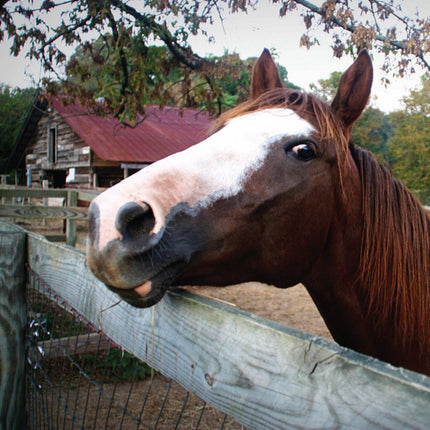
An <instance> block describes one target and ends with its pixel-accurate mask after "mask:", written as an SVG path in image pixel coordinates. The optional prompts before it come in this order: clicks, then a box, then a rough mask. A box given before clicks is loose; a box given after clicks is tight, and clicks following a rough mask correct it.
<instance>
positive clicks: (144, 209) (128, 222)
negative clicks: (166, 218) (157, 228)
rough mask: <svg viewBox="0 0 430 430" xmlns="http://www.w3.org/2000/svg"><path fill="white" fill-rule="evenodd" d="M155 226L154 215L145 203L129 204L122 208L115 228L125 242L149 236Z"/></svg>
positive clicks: (117, 216)
mask: <svg viewBox="0 0 430 430" xmlns="http://www.w3.org/2000/svg"><path fill="white" fill-rule="evenodd" d="M154 225H155V217H154V213H153V212H152V209H151V208H150V206H148V205H147V204H146V203H145V202H142V203H140V204H139V203H135V202H128V203H126V204H125V205H123V206H121V207H120V208H119V210H118V213H117V215H116V218H115V227H116V229H117V230H118V231H119V232H120V233H121V235H122V237H123V239H124V240H130V239H132V240H136V239H138V238H142V237H144V236H146V237H147V236H149V234H150V233H151V231H152V229H153V228H154Z"/></svg>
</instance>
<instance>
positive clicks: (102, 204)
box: [95, 108, 315, 248]
mask: <svg viewBox="0 0 430 430" xmlns="http://www.w3.org/2000/svg"><path fill="white" fill-rule="evenodd" d="M313 131H315V129H314V128H313V127H312V126H311V125H310V124H309V123H308V122H307V121H305V120H304V119H302V118H300V117H299V116H298V115H297V114H296V113H294V112H293V111H291V110H289V109H278V108H276V109H266V110H263V111H258V112H253V113H250V114H246V115H243V116H240V117H236V118H233V119H231V120H230V121H229V122H227V124H226V125H225V126H224V127H223V128H222V129H221V130H220V131H218V132H217V133H215V134H214V135H212V136H211V137H209V138H208V139H206V140H204V141H203V142H201V143H199V144H197V145H194V146H192V147H190V148H189V149H187V150H185V151H182V152H179V153H177V154H174V155H171V156H170V157H167V158H165V159H163V160H160V161H159V162H157V163H154V164H152V165H150V166H148V167H146V168H144V169H142V170H141V171H139V172H138V173H135V174H134V175H132V176H130V177H129V178H127V179H125V180H123V181H122V182H120V183H119V184H117V185H115V186H114V187H112V188H110V189H108V190H107V191H105V192H104V193H102V194H101V195H99V196H98V197H97V198H96V199H95V202H96V203H97V205H98V206H99V209H100V226H101V228H100V234H99V247H100V248H103V247H104V246H105V245H106V244H107V243H108V242H109V241H111V240H112V239H115V238H119V237H120V234H119V233H118V231H117V230H116V228H115V216H116V213H117V211H118V209H119V208H120V207H121V206H122V205H123V204H125V203H127V202H130V201H135V202H137V203H139V202H146V203H147V204H148V205H149V206H150V207H151V208H152V210H153V213H154V216H155V219H156V223H155V227H154V232H158V231H160V230H161V229H162V228H163V227H164V220H165V217H166V216H167V214H168V213H169V210H170V209H171V208H172V207H173V206H175V205H176V204H178V203H180V202H183V203H188V205H189V206H190V207H194V206H196V205H198V207H205V206H207V205H209V204H210V203H211V202H213V201H215V200H217V199H220V198H227V197H230V196H233V195H236V194H238V193H239V192H240V191H241V190H242V189H243V186H244V183H245V182H246V179H247V178H248V177H249V176H250V174H252V173H253V172H255V171H256V170H258V168H259V167H261V166H262V164H263V162H264V160H265V158H266V156H267V154H268V152H269V150H270V148H271V146H272V144H273V143H274V142H276V141H278V140H279V139H282V138H287V137H288V136H302V137H303V136H308V135H310V134H311V133H312V132H313Z"/></svg>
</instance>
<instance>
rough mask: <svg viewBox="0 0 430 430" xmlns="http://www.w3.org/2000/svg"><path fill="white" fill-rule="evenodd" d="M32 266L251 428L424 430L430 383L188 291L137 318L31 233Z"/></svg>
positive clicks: (429, 419)
mask: <svg viewBox="0 0 430 430" xmlns="http://www.w3.org/2000/svg"><path fill="white" fill-rule="evenodd" d="M28 259H29V263H30V265H31V267H32V268H33V270H35V271H36V272H37V273H38V274H39V276H40V277H41V278H42V279H43V280H44V282H47V283H48V284H49V285H50V287H51V288H52V289H53V290H54V291H56V292H57V293H58V294H59V295H61V296H62V297H63V298H64V299H65V300H66V301H67V302H68V303H69V304H70V305H71V306H73V307H74V308H75V309H77V310H78V311H79V312H81V313H82V314H83V315H85V316H86V318H88V320H89V321H90V322H91V323H92V324H94V325H95V326H96V327H99V328H101V329H102V330H103V331H104V332H105V333H106V334H107V335H108V336H109V337H110V338H111V339H113V341H114V342H116V343H118V344H119V345H121V346H122V347H124V348H125V349H126V350H128V351H129V352H131V353H133V354H135V355H136V356H137V357H140V358H142V359H143V360H145V361H146V362H148V363H149V364H150V365H152V366H153V367H154V368H155V369H156V370H159V371H160V372H162V373H163V374H164V375H166V376H168V377H171V378H173V379H175V380H176V381H178V382H179V383H180V384H181V385H183V386H184V387H185V388H186V389H188V390H189V391H191V392H193V393H195V394H197V395H198V396H199V397H201V398H202V399H204V400H206V401H207V402H208V403H210V404H212V405H214V406H215V407H217V408H218V409H220V410H222V411H225V412H226V413H228V414H229V415H230V416H232V417H233V418H235V419H236V420H237V421H238V422H240V423H242V424H244V425H246V426H247V427H249V428H251V429H259V430H260V429H280V428H282V429H284V428H303V429H305V428H335V427H336V428H344V427H345V428H346V427H347V428H352V429H363V428H390V429H407V428H411V429H424V428H428V424H429V423H430V378H428V377H426V376H424V375H419V374H417V373H414V372H410V371H408V370H404V369H397V368H394V367H392V366H390V365H388V364H385V363H382V362H380V361H378V360H375V359H372V358H369V357H366V356H363V355H361V354H358V353H355V352H353V351H351V350H347V349H345V348H341V347H339V346H338V345H336V344H334V343H331V342H329V341H326V340H324V339H321V338H318V337H317V336H310V335H307V334H305V333H301V332H298V331H296V330H293V329H290V328H288V327H285V326H282V325H280V324H277V323H274V322H271V321H266V320H264V319H262V318H258V317H255V316H253V315H250V314H247V313H245V312H241V311H237V310H235V309H233V308H230V307H228V306H224V305H221V304H219V303H217V302H212V301H210V300H207V299H204V298H201V297H196V296H193V295H191V294H188V293H184V292H181V293H180V292H171V293H169V294H167V296H166V297H165V298H164V299H163V300H162V301H161V302H160V303H159V304H157V305H156V306H154V307H153V308H151V309H135V308H133V307H131V306H129V305H127V304H126V303H124V302H121V303H119V304H118V305H117V306H113V307H112V305H113V304H115V303H117V302H118V297H117V296H115V295H114V294H113V293H111V292H109V291H108V290H107V289H106V288H105V287H104V286H103V285H102V284H101V283H100V282H98V281H97V280H96V279H95V278H94V277H93V276H92V275H91V273H90V272H89V270H88V269H87V267H86V262H85V256H84V254H83V253H79V252H78V251H75V250H73V249H71V248H69V247H65V246H59V245H54V244H50V243H49V242H47V241H45V240H44V239H43V238H42V237H40V236H36V235H33V234H29V237H28Z"/></svg>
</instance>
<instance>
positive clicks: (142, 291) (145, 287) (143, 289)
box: [133, 281, 152, 297]
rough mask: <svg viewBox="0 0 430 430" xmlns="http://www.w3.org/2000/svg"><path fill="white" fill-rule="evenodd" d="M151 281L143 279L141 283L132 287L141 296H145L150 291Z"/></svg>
mask: <svg viewBox="0 0 430 430" xmlns="http://www.w3.org/2000/svg"><path fill="white" fill-rule="evenodd" d="M151 288H152V283H151V281H145V282H144V283H143V284H141V285H139V286H138V287H135V288H133V289H134V291H135V292H136V293H137V294H139V296H141V297H145V296H146V295H148V294H149V293H150V291H151Z"/></svg>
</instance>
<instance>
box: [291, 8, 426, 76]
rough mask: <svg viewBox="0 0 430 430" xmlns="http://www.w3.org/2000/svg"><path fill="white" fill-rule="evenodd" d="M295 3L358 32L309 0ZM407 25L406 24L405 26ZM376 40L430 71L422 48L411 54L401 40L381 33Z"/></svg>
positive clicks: (341, 26)
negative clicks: (414, 58)
mask: <svg viewBox="0 0 430 430" xmlns="http://www.w3.org/2000/svg"><path fill="white" fill-rule="evenodd" d="M293 1H294V3H296V4H299V5H301V6H303V7H304V8H306V9H308V10H310V11H311V12H313V13H315V14H317V15H319V16H321V17H322V18H323V19H324V20H326V21H328V22H331V23H333V24H334V25H335V26H337V27H339V28H342V29H344V30H346V31H348V32H349V33H351V34H353V33H354V32H355V31H356V30H357V26H356V25H353V24H344V23H342V22H341V21H339V19H338V18H336V16H330V17H327V15H326V12H325V10H324V9H323V8H321V7H318V6H316V5H315V4H313V3H310V2H309V1H308V0H293ZM375 3H376V4H379V3H378V2H376V1H375ZM391 14H392V15H393V16H395V18H396V19H398V20H400V21H401V22H403V24H405V22H404V21H403V20H402V19H400V18H399V17H397V15H396V14H394V13H393V12H391ZM405 25H406V24H405ZM375 39H376V40H377V41H379V42H382V43H383V44H387V43H388V44H389V45H390V46H391V47H392V48H394V50H395V51H397V50H400V51H401V52H403V53H404V54H411V55H414V56H415V57H416V58H418V59H419V60H420V61H421V62H422V64H423V66H424V67H426V68H427V69H429V70H430V64H429V62H428V61H426V60H425V58H424V54H425V53H424V51H423V49H422V48H420V49H419V50H418V52H416V53H410V52H408V48H407V45H406V43H405V42H404V41H401V40H393V39H390V38H388V37H387V36H384V35H383V34H381V33H375Z"/></svg>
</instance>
